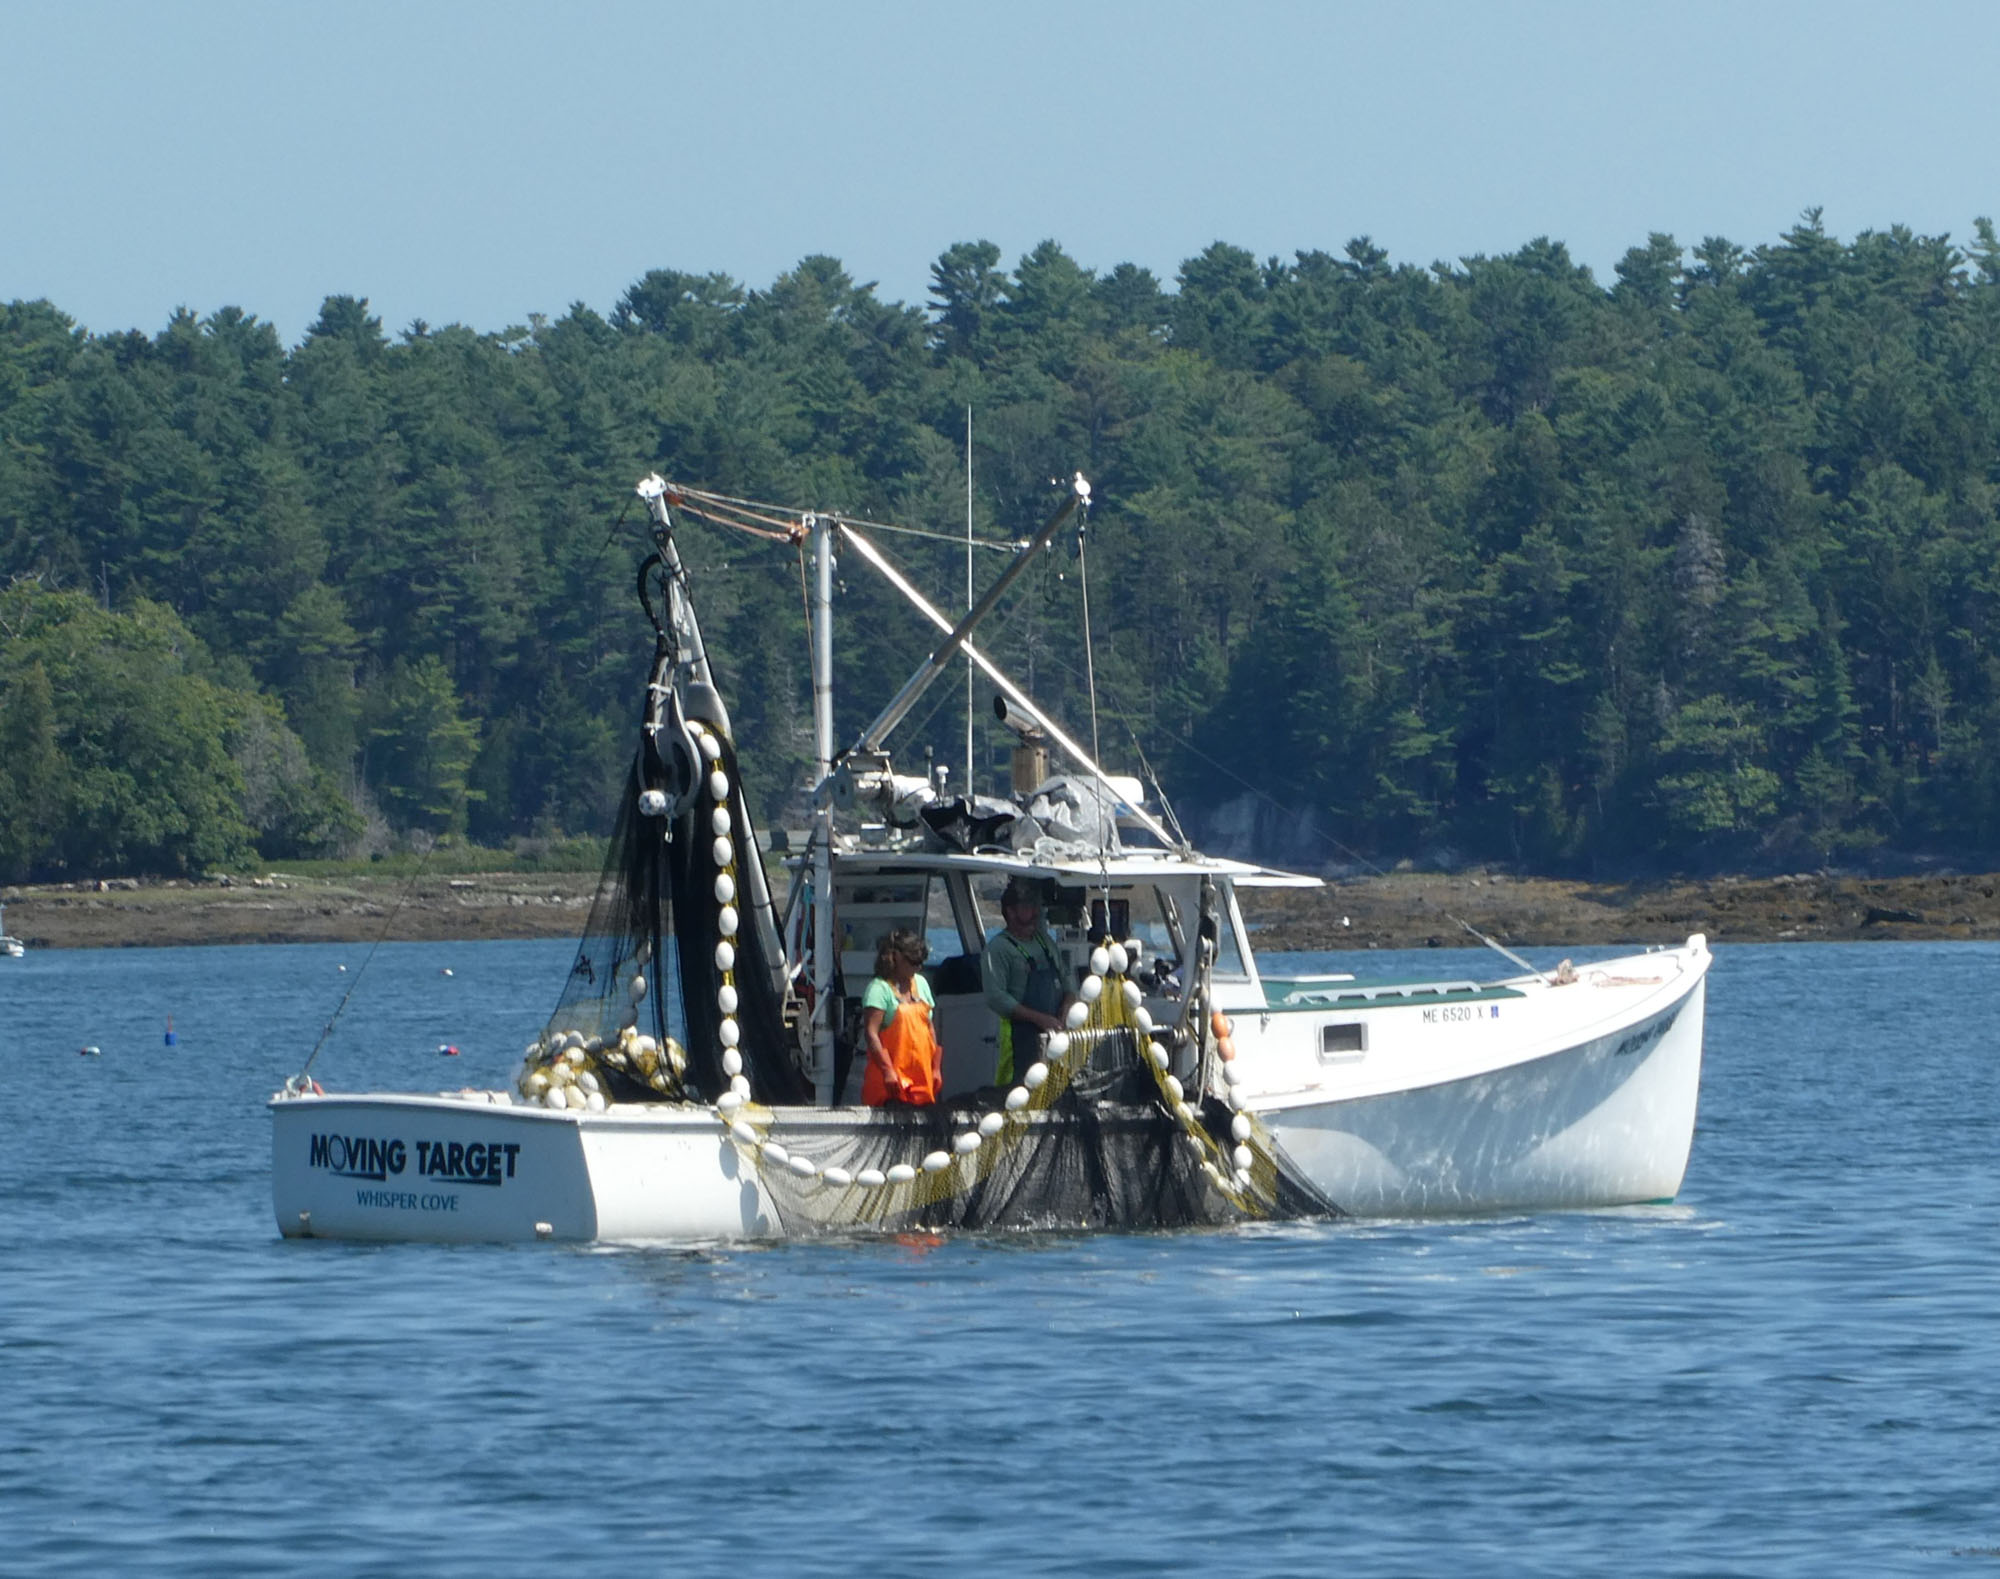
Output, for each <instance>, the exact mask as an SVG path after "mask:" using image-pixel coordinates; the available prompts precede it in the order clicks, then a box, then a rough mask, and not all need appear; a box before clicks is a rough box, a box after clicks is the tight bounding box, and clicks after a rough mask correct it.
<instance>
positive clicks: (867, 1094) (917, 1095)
mask: <svg viewBox="0 0 2000 1579" xmlns="http://www.w3.org/2000/svg"><path fill="white" fill-rule="evenodd" d="M880 1034H881V1037H882V1051H883V1052H885V1053H887V1054H888V1055H889V1066H890V1068H892V1069H894V1070H895V1071H896V1074H897V1075H898V1077H900V1079H901V1080H902V1082H903V1086H902V1089H901V1090H900V1091H891V1090H889V1089H888V1088H887V1086H886V1084H885V1083H884V1081H883V1079H882V1070H881V1067H880V1066H879V1065H878V1064H877V1063H876V1062H875V1060H874V1059H873V1058H870V1059H869V1060H868V1064H867V1068H866V1070H865V1071H864V1072H863V1074H862V1076H861V1100H862V1101H863V1102H866V1103H867V1104H868V1105H869V1106H870V1107H880V1106H881V1105H882V1104H883V1103H885V1102H887V1101H889V1100H890V1098H892V1097H899V1098H901V1099H902V1100H903V1101H905V1102H914V1103H918V1104H920V1105H924V1104H929V1103H932V1102H935V1101H937V1099H938V1096H939V1094H940V1093H941V1091H942V1090H943V1087H944V1053H943V1051H942V1049H940V1048H939V1046H938V1039H937V1033H936V1032H935V1031H933V1030H932V1029H931V1006H930V1005H929V1004H927V1003H925V1002H924V1000H923V999H922V998H920V997H918V996H917V994H916V991H915V989H914V988H912V989H911V992H910V995H909V996H908V997H907V998H906V997H904V996H903V995H902V994H901V993H900V992H899V993H897V994H896V1017H895V1018H894V1019H893V1020H892V1019H890V1018H889V1016H888V1015H886V1014H885V1015H883V1016H882V1030H881V1033H880Z"/></svg>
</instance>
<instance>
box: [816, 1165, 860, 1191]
mask: <svg viewBox="0 0 2000 1579" xmlns="http://www.w3.org/2000/svg"><path fill="white" fill-rule="evenodd" d="M819 1176H820V1177H821V1178H822V1179H824V1180H826V1182H827V1183H828V1184H834V1185H838V1186H839V1187H840V1188H842V1189H846V1188H847V1186H848V1185H850V1184H852V1183H853V1182H854V1175H853V1174H851V1173H849V1172H848V1171H847V1170H846V1169H845V1168H822V1169H820V1172H819Z"/></svg>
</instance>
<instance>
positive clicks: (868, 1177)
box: [854, 1168, 889, 1190]
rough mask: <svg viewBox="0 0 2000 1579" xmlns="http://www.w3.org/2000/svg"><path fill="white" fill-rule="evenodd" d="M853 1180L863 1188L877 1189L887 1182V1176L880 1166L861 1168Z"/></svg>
mask: <svg viewBox="0 0 2000 1579" xmlns="http://www.w3.org/2000/svg"><path fill="white" fill-rule="evenodd" d="M854 1182H855V1183H856V1184H858V1185H860V1186H861V1187H862V1188H863V1189H864V1190H879V1189H881V1188H882V1186H883V1185H885V1184H887V1183H888V1182H889V1176H888V1175H887V1174H886V1173H884V1172H883V1171H882V1170H881V1169H880V1168H863V1169H862V1170H861V1171H860V1172H859V1173H857V1174H856V1175H855V1176H854Z"/></svg>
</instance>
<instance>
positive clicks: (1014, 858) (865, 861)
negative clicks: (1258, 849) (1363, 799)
mask: <svg viewBox="0 0 2000 1579" xmlns="http://www.w3.org/2000/svg"><path fill="white" fill-rule="evenodd" d="M835 860H836V862H837V864H838V866H839V868H840V870H841V871H842V872H843V873H852V872H856V871H868V872H963V873H966V874H968V875H985V874H987V873H1000V874H1004V875H1007V876H1010V877H1011V876H1014V875H1016V874H1019V875H1022V876H1026V877H1052V878H1055V879H1056V880H1057V881H1059V882H1066V883H1085V884H1093V883H1103V882H1107V881H1108V882H1110V883H1112V884H1123V883H1144V882H1157V881H1160V880H1162V879H1167V878H1189V877H1221V878H1226V879H1228V880H1229V881H1230V882H1232V883H1234V884H1235V885H1236V886H1237V887H1238V888H1320V887H1323V886H1324V884H1323V882H1322V881H1321V879H1319V878H1317V877H1308V876H1305V875H1304V874H1302V873H1298V872H1284V871H1279V870H1278V869H1277V868H1275V867H1269V866H1256V865H1253V864H1251V863H1250V862H1248V861H1231V860H1225V859H1223V858H1222V857H1220V856H1213V855H1195V856H1187V857H1183V856H1180V855H1176V854H1173V853H1171V852H1169V851H1164V850H1127V851H1123V852H1121V853H1119V854H1117V855H1113V856H1109V857H1106V858H1099V857H1096V856H1090V855H1079V856H1077V857H1076V858H1074V859H1063V858H1060V857H1048V858H1038V857H1032V856H1024V855H1018V854H1006V853H1002V852H998V851H996V852H994V853H992V854H990V855H987V854H975V855H965V854H961V853H959V852H957V851H948V850H865V849H864V850H842V851H840V852H839V854H838V855H837V856H836V857H835Z"/></svg>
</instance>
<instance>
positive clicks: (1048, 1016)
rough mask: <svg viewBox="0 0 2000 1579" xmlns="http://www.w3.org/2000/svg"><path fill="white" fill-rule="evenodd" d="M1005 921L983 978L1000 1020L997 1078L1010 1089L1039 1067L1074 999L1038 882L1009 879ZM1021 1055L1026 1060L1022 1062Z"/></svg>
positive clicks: (989, 947)
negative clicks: (1045, 921) (1040, 1050)
mask: <svg viewBox="0 0 2000 1579" xmlns="http://www.w3.org/2000/svg"><path fill="white" fill-rule="evenodd" d="M1000 919H1001V920H1002V921H1004V922H1005V923H1006V925H1005V926H1004V927H1002V928H1001V929H1000V930H999V931H998V932H995V933H994V934H993V936H992V937H991V938H989V939H988V940H987V943H986V952H985V954H984V955H983V956H982V957H981V960H980V975H981V980H982V985H983V986H984V988H985V993H986V1004H987V1007H988V1008H990V1009H991V1010H992V1011H993V1012H994V1013H995V1014H997V1015H999V1016H1000V1062H999V1065H998V1066H997V1067H996V1069H995V1070H994V1074H993V1078H994V1081H995V1082H996V1083H997V1084H1000V1085H1010V1084H1012V1083H1013V1081H1014V1080H1015V1079H1017V1078H1018V1076H1019V1075H1020V1074H1021V1073H1022V1072H1023V1071H1025V1070H1026V1069H1027V1067H1028V1065H1030V1064H1031V1063H1033V1062H1034V1061H1035V1056H1036V1052H1035V1050H1036V1048H1037V1046H1038V1045H1039V1044H1040V1041H1041V1033H1042V1032H1044V1031H1060V1030H1061V1029H1062V1020H1061V1019H1060V1018H1059V1016H1060V1015H1061V1014H1062V1012H1063V1010H1064V1009H1065V1008H1066V1007H1067V1005H1068V999H1069V993H1068V991H1067V990H1066V989H1065V988H1064V985H1063V976H1062V956H1061V955H1060V954H1058V953H1057V952H1056V940H1055V939H1054V938H1053V937H1051V936H1050V935H1049V929H1048V928H1047V927H1045V926H1043V925H1042V895H1041V889H1040V887H1039V885H1038V884H1036V883H1035V881H1034V880H1033V879H1032V878H1027V877H1010V878H1008V879H1007V888H1006V891H1005V892H1004V893H1002V894H1001V895H1000ZM1017 1052H1018V1053H1020V1054H1022V1055H1023V1056H1021V1057H1018V1058H1017V1057H1016V1053H1017Z"/></svg>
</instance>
